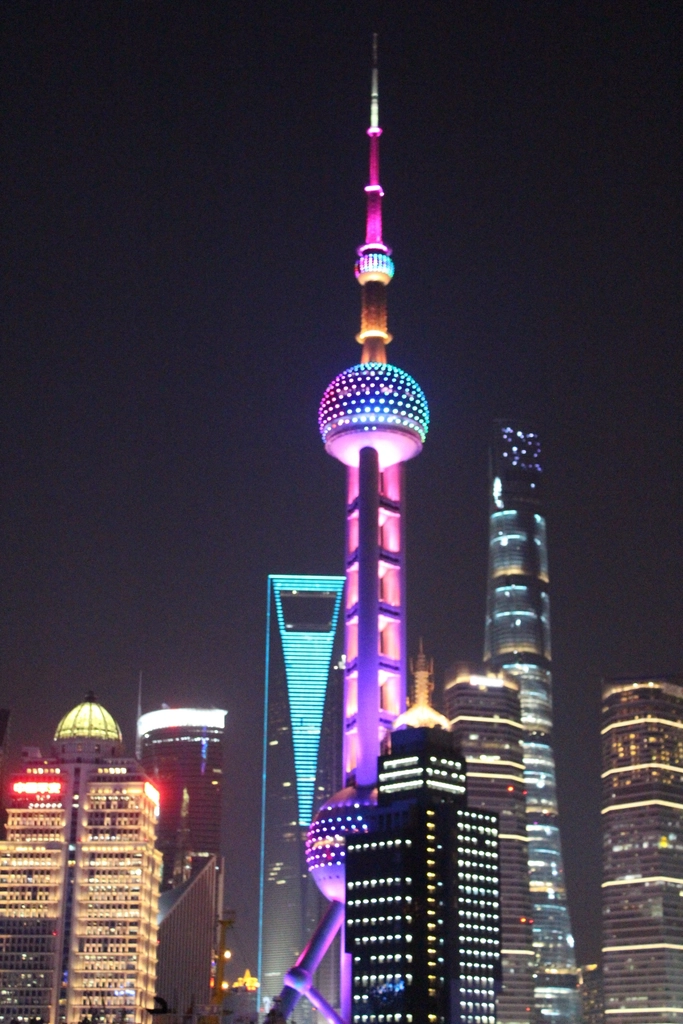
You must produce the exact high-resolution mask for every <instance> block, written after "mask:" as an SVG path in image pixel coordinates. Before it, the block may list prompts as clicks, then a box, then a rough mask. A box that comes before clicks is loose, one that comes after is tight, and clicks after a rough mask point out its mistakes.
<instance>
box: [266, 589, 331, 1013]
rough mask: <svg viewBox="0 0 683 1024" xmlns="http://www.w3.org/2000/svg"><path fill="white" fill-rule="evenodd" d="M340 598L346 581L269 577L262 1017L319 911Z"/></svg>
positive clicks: (329, 792)
mask: <svg viewBox="0 0 683 1024" xmlns="http://www.w3.org/2000/svg"><path fill="white" fill-rule="evenodd" d="M343 588H344V577H343V576H303V575H272V576H269V577H268V605H267V608H268V614H267V623H266V688H265V701H264V749H263V789H262V822H261V882H260V907H259V911H260V912H259V953H258V964H257V977H258V978H259V981H260V982H261V989H260V998H261V1003H262V1005H263V1006H264V1007H265V1008H266V1009H267V1008H268V1007H269V1006H270V1003H271V1001H272V999H273V998H274V997H275V996H276V995H277V994H278V993H279V992H280V989H281V988H282V985H283V978H284V975H285V973H286V972H287V970H288V969H289V968H290V967H291V965H292V963H293V961H294V960H295V959H296V957H297V956H298V955H299V953H300V952H301V949H302V947H303V944H304V936H305V934H306V932H307V922H308V921H309V919H310V918H311V917H316V916H317V912H318V909H319V900H318V894H317V890H315V887H314V886H313V885H311V883H310V880H309V878H308V874H307V872H306V862H305V852H304V840H305V836H306V828H307V826H308V824H309V823H310V821H311V817H312V815H313V811H314V809H315V808H316V807H317V806H318V805H319V804H320V803H321V802H323V801H324V800H325V799H327V798H329V797H330V796H331V795H332V793H333V792H334V791H335V790H336V789H337V788H338V786H339V784H340V781H341V766H340V764H339V759H340V754H339V750H338V748H339V745H340V744H339V742H338V738H337V737H338V731H339V730H338V729H337V730H336V735H335V734H333V732H332V730H330V728H329V715H330V714H332V713H333V711H334V709H333V706H332V705H334V703H335V699H336V700H337V703H339V699H338V696H337V697H336V698H335V694H336V691H337V690H338V688H339V682H340V680H339V678H338V676H339V673H338V672H337V671H336V670H335V669H332V668H331V665H332V660H333V656H334V654H335V653H338V652H335V644H337V643H338V629H337V625H338V621H339V615H340V611H341V604H342V591H343ZM326 711H327V716H326ZM326 724H327V726H328V727H327V728H324V726H325V725H326ZM335 766H336V767H335ZM331 985H334V978H333V977H331V978H329V979H328V980H327V988H328V991H329V988H330V986H331ZM302 1009H303V1010H304V1012H305V1014H307V1013H308V1010H307V1008H302Z"/></svg>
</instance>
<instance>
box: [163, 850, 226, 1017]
mask: <svg viewBox="0 0 683 1024" xmlns="http://www.w3.org/2000/svg"><path fill="white" fill-rule="evenodd" d="M222 882H223V876H222V871H221V864H220V861H219V859H218V857H216V856H211V857H207V858H204V859H202V861H201V862H200V864H199V865H198V866H196V867H195V871H194V873H193V874H192V875H191V876H190V878H188V879H187V881H185V882H183V883H182V884H181V885H178V886H176V887H175V888H174V889H166V891H165V892H162V894H161V896H160V897H159V915H158V921H159V945H158V963H157V987H156V994H157V996H158V997H159V998H160V999H163V1000H164V1001H165V1003H166V1005H167V1007H168V1010H169V1012H171V1013H175V1014H178V1015H179V1016H180V1017H182V1016H184V1015H187V1014H191V1013H192V1012H193V1010H196V1009H197V1008H198V1007H203V1006H206V1005H207V1004H208V1002H209V999H210V998H211V961H212V956H213V954H214V952H215V949H216V933H217V928H218V919H219V916H220V913H221V912H222V909H223V906H222V903H223V891H222V890H223V886H222Z"/></svg>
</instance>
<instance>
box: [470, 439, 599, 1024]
mask: <svg viewBox="0 0 683 1024" xmlns="http://www.w3.org/2000/svg"><path fill="white" fill-rule="evenodd" d="M541 481H542V466H541V446H540V442H539V438H538V434H537V433H536V431H535V430H533V429H531V428H530V427H528V426H525V425H523V424H519V423H511V422H508V421H507V420H498V421H497V422H496V423H495V425H494V433H493V444H492V448H491V479H490V492H489V493H490V533H489V573H488V595H487V609H486V639H485V650H484V660H485V662H486V665H487V667H489V668H490V669H491V670H492V671H493V672H494V674H495V673H496V672H498V671H504V672H506V673H508V674H510V675H511V676H513V677H514V678H516V679H518V680H519V683H520V688H521V689H520V698H521V710H522V725H523V726H524V741H523V750H524V757H523V761H524V782H525V785H526V790H527V797H526V814H527V837H528V839H529V843H528V850H529V878H530V889H531V898H532V917H533V921H534V923H533V945H534V950H535V952H536V959H535V975H536V977H535V1002H536V1007H537V1009H538V1011H539V1012H540V1013H541V1014H542V1015H543V1017H544V1018H550V1019H552V1020H555V1021H558V1022H562V1024H576V1022H578V1021H579V1020H580V1007H579V999H578V994H577V992H576V964H575V959H574V939H573V936H572V934H571V925H570V921H569V913H568V910H567V899H566V891H565V886H564V868H563V864H562V852H561V847H560V831H559V821H558V813H557V798H556V792H555V759H554V757H553V751H552V745H551V730H552V677H551V671H550V659H551V651H550V597H549V586H548V579H549V578H548V547H547V539H546V525H545V518H544V515H543V506H542V494H541V491H542V487H541Z"/></svg>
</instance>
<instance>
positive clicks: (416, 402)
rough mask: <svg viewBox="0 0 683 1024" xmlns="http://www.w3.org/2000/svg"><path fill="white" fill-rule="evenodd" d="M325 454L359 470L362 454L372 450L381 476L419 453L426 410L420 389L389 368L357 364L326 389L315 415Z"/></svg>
mask: <svg viewBox="0 0 683 1024" xmlns="http://www.w3.org/2000/svg"><path fill="white" fill-rule="evenodd" d="M318 425H319V427H320V434H321V437H322V439H323V442H324V444H325V448H326V450H327V452H328V453H329V454H330V455H332V456H334V458H335V459H339V461H340V462H343V463H344V465H346V466H357V465H358V461H359V453H360V450H361V448H366V447H371V448H375V449H376V451H377V454H378V456H379V464H380V470H382V469H385V468H386V467H387V466H392V465H394V464H395V463H397V462H406V461H407V460H408V459H412V458H414V457H415V456H416V455H419V453H420V452H421V451H422V444H423V442H424V439H425V437H426V436H427V430H428V428H429V408H428V406H427V399H426V398H425V396H424V392H423V391H422V388H421V387H420V385H419V384H418V383H417V381H416V380H414V379H413V378H412V377H411V376H410V374H409V373H406V372H405V370H401V369H399V367H398V366H393V365H392V364H391V363H358V364H357V365H356V366H351V367H350V368H349V369H348V370H344V372H343V373H340V374H338V375H337V376H336V377H335V378H334V380H333V381H332V383H331V384H329V385H328V387H327V389H326V391H325V394H324V395H323V397H322V401H321V403H320V409H319V411H318Z"/></svg>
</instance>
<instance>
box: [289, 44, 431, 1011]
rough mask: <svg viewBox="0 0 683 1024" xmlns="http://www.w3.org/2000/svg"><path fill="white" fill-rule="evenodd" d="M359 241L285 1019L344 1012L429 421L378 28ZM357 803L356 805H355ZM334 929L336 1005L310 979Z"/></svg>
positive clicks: (326, 403) (338, 382) (335, 411)
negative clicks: (360, 858) (337, 715)
mask: <svg viewBox="0 0 683 1024" xmlns="http://www.w3.org/2000/svg"><path fill="white" fill-rule="evenodd" d="M367 134H368V137H369V140H370V168H369V181H368V184H367V185H366V187H365V194H366V210H367V212H366V230H365V242H364V243H363V244H362V245H361V246H360V247H359V249H358V251H357V260H356V264H355V275H356V280H357V281H358V283H359V285H360V288H361V324H360V331H359V332H358V334H357V335H356V340H357V341H358V343H359V344H360V345H361V353H360V359H359V360H358V362H356V363H355V364H354V365H353V366H351V367H350V368H349V369H348V370H344V371H343V372H342V373H340V374H338V376H336V377H335V378H334V380H333V381H332V382H331V383H330V385H329V386H328V387H327V389H326V390H325V393H324V395H323V398H322V401H321V403H320V409H319V414H318V423H319V426H320V434H321V437H322V440H323V443H324V445H325V449H326V451H327V452H328V453H329V454H330V455H332V456H333V457H334V458H336V459H338V460H339V461H340V462H341V463H342V464H343V465H344V466H346V473H347V485H346V544H345V575H346V586H345V588H344V609H343V614H344V647H345V669H344V700H343V716H342V717H343V722H342V731H343V756H342V771H343V779H342V782H343V786H344V788H343V789H342V790H341V791H340V792H339V793H336V794H335V795H334V796H333V797H332V798H331V799H330V800H328V801H327V802H326V803H325V804H323V806H322V807H321V808H320V809H319V810H318V812H317V813H316V815H315V816H314V818H313V821H312V822H311V825H310V828H309V830H308V835H307V839H306V858H307V863H308V868H309V871H310V873H311V876H312V877H313V879H314V880H315V882H316V884H317V885H318V888H319V889H320V891H321V892H322V893H323V895H324V896H325V897H326V898H327V899H328V900H329V901H330V905H329V907H328V910H327V912H326V914H325V916H324V917H323V919H322V921H321V922H320V924H319V925H318V928H317V929H316V932H315V934H314V935H313V937H312V938H311V940H310V941H309V943H308V945H307V946H306V948H305V949H304V951H303V952H302V953H301V955H300V956H299V958H298V959H297V962H296V964H295V966H294V967H293V968H292V969H291V970H290V971H289V972H288V973H287V974H286V976H285V979H284V982H285V986H284V988H283V991H282V994H281V996H280V1005H279V1012H280V1013H281V1014H282V1015H283V1016H284V1017H285V1018H287V1017H288V1016H289V1015H290V1013H291V1012H292V1010H293V1009H294V1006H295V1005H296V1003H297V1002H298V1000H299V999H300V997H301V996H302V995H305V996H307V998H308V1000H309V1001H310V1002H311V1003H312V1004H313V1005H314V1006H315V1007H316V1009H317V1010H318V1011H319V1012H320V1013H321V1014H322V1016H323V1017H325V1019H326V1020H327V1021H328V1022H330V1024H342V1022H343V1021H346V1022H349V1021H351V1018H352V1009H351V995H352V977H351V975H352V972H351V959H352V958H351V955H350V954H349V953H347V952H345V946H346V939H345V934H344V927H345V926H344V923H343V922H344V902H345V896H346V886H345V870H344V863H345V841H346V836H347V835H348V834H350V833H364V832H367V830H368V828H369V825H368V823H367V821H366V820H365V816H366V814H367V809H368V807H369V806H371V805H373V806H374V805H375V804H376V803H377V777H378V775H377V773H378V758H379V756H380V753H381V752H382V749H383V747H384V746H385V740H386V741H387V743H386V745H387V746H388V737H389V734H390V733H391V732H392V729H393V727H394V724H395V722H396V720H397V719H398V717H399V715H401V714H402V712H404V711H405V709H406V669H407V658H406V638H405V614H406V601H405V593H406V588H405V539H404V531H403V517H402V512H403V500H404V487H405V485H404V479H403V464H404V463H405V462H407V461H408V460H409V459H412V458H414V457H415V456H416V455H419V453H420V452H421V451H422V445H423V443H424V440H425V437H426V434H427V429H428V426H429V409H428V407H427V400H426V399H425V396H424V394H423V392H422V389H421V388H420V386H419V384H417V382H416V381H415V380H413V378H412V377H411V376H410V375H409V374H408V373H406V372H405V371H404V370H401V369H399V368H398V367H397V366H391V365H390V364H389V363H388V362H387V346H388V345H389V343H390V342H391V340H392V337H391V334H390V333H389V330H388V319H387V287H388V285H389V284H390V282H391V280H392V278H393V276H394V264H393V261H392V258H391V249H389V247H388V246H387V245H386V244H385V242H384V239H383V234H382V198H383V196H384V192H383V190H382V186H381V184H380V177H379V140H380V136H381V134H382V129H381V128H380V127H379V95H378V74H377V46H376V37H375V40H374V45H373V68H372V89H371V100H370V126H369V128H368V130H367ZM364 812H365V813H364ZM340 930H341V950H342V952H341V964H340V979H339V980H340V984H339V990H340V1008H339V1009H340V1014H341V1015H340V1014H339V1013H337V1011H336V1010H335V1009H334V1008H332V1007H331V1006H330V1005H329V1004H328V1003H327V1002H326V1001H325V999H324V998H323V997H322V995H321V994H320V992H318V991H317V990H316V989H315V988H314V987H313V985H312V978H313V976H314V974H315V971H316V969H317V967H318V965H319V964H320V962H321V960H322V958H323V957H324V955H325V953H326V951H327V949H328V948H329V946H330V944H331V942H332V940H333V938H334V936H335V935H336V934H337V932H339V931H340Z"/></svg>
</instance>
